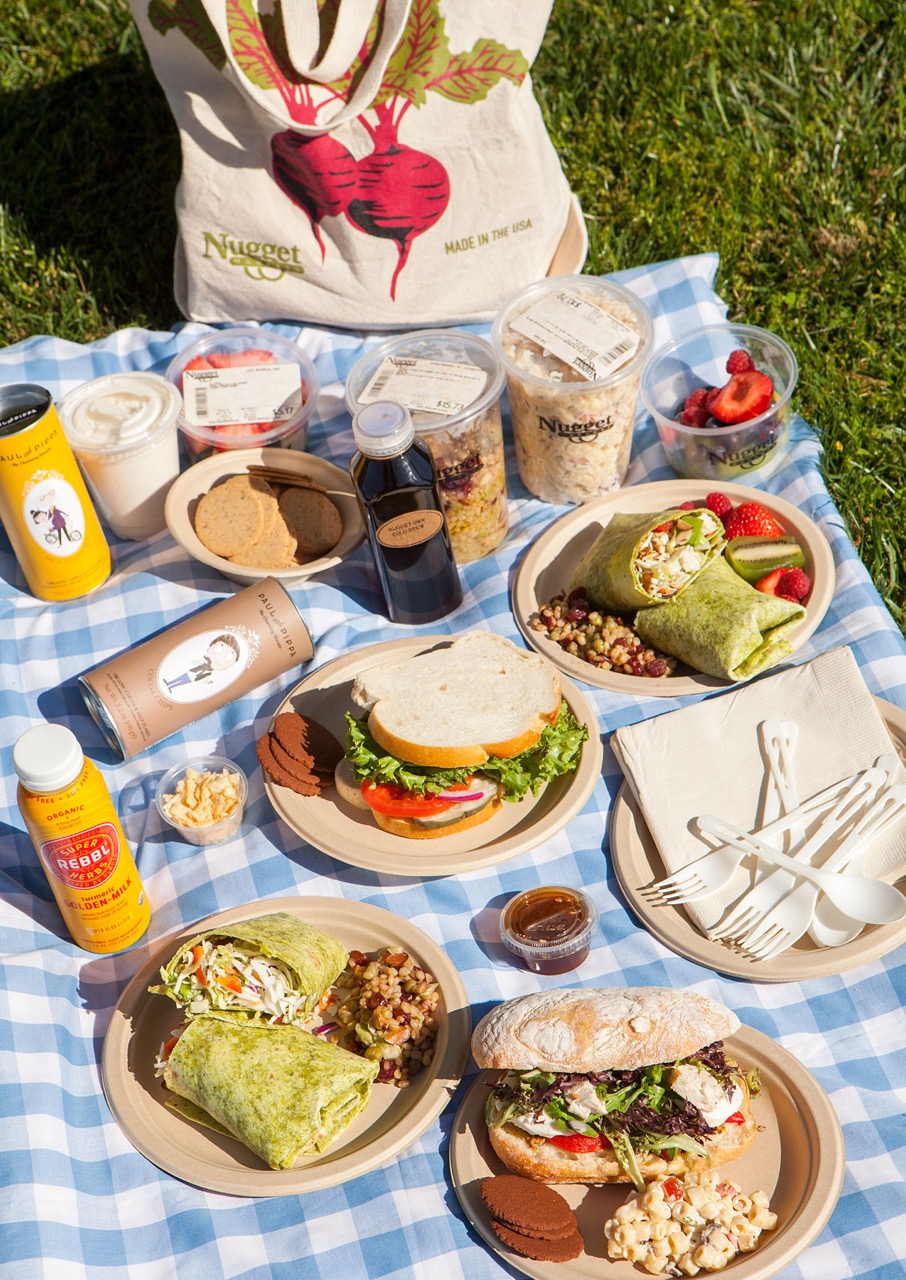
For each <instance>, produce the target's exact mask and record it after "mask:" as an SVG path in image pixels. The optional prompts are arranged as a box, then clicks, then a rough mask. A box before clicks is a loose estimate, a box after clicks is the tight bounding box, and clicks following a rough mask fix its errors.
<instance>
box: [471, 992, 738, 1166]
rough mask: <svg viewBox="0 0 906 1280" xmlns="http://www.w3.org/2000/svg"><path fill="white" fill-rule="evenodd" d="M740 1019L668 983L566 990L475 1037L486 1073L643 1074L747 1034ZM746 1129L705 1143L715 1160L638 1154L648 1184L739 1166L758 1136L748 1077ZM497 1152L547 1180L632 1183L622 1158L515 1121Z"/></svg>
mask: <svg viewBox="0 0 906 1280" xmlns="http://www.w3.org/2000/svg"><path fill="white" fill-rule="evenodd" d="M739 1026H740V1023H739V1019H738V1018H737V1017H736V1015H735V1013H733V1012H731V1010H729V1009H727V1008H725V1007H724V1006H723V1005H722V1004H719V1003H718V1002H717V1001H716V1000H711V999H709V998H708V997H707V996H703V995H699V994H698V993H697V992H695V991H674V990H672V989H670V988H668V987H627V988H598V989H591V988H589V989H587V990H581V989H579V990H572V989H562V990H560V989H558V990H552V991H541V992H533V993H532V994H531V995H527V996H521V997H519V998H517V999H515V1000H507V1001H506V1002H505V1003H503V1004H500V1005H497V1007H496V1008H494V1009H492V1010H491V1011H490V1013H487V1014H485V1016H484V1017H483V1018H482V1019H481V1021H480V1022H479V1024H478V1026H477V1027H476V1028H475V1031H474V1033H473V1035H472V1054H473V1056H474V1058H475V1061H476V1062H477V1063H478V1065H479V1066H480V1067H494V1068H499V1069H501V1070H508V1071H530V1070H533V1069H539V1070H542V1071H557V1072H575V1073H577V1074H584V1073H585V1072H590V1071H611V1070H612V1071H636V1070H638V1069H639V1068H641V1067H648V1066H652V1065H653V1064H655V1063H662V1062H664V1063H670V1062H675V1061H677V1060H679V1059H683V1058H688V1057H689V1056H690V1055H691V1054H693V1053H696V1052H697V1051H698V1050H699V1049H703V1048H704V1047H705V1046H706V1045H709V1044H713V1043H714V1041H715V1040H724V1039H726V1037H727V1036H731V1035H733V1033H734V1032H735V1031H738V1030H739ZM736 1083H737V1084H738V1085H739V1087H740V1090H741V1091H742V1097H743V1100H742V1102H741V1103H740V1104H739V1108H738V1109H739V1110H740V1111H741V1112H742V1114H743V1116H744V1117H745V1120H744V1122H743V1123H742V1124H728V1125H721V1126H719V1127H718V1129H717V1130H716V1131H715V1132H714V1133H713V1134H709V1135H707V1136H705V1137H704V1138H702V1139H700V1141H701V1142H702V1144H703V1145H704V1147H705V1148H706V1149H707V1151H708V1155H709V1158H708V1159H703V1158H701V1157H695V1156H693V1155H692V1154H691V1153H687V1152H684V1151H677V1153H676V1155H675V1157H674V1158H673V1159H672V1160H670V1161H667V1160H665V1159H663V1158H662V1157H661V1156H658V1155H655V1154H651V1153H648V1154H642V1155H640V1156H639V1158H638V1163H639V1169H640V1171H641V1173H642V1176H643V1178H644V1179H645V1180H646V1181H650V1180H651V1179H652V1178H656V1177H661V1176H662V1175H666V1174H674V1175H676V1176H678V1177H681V1176H682V1175H683V1174H684V1173H688V1172H689V1171H690V1170H691V1169H702V1168H712V1167H714V1166H716V1165H721V1164H725V1163H726V1162H727V1161H728V1160H734V1159H735V1158H736V1157H737V1156H738V1155H740V1154H741V1153H742V1152H743V1151H744V1150H745V1149H746V1147H747V1146H748V1145H749V1143H750V1142H752V1140H753V1139H754V1137H755V1133H756V1123H755V1119H754V1117H753V1115H752V1112H751V1110H750V1107H749V1090H748V1087H747V1085H746V1081H745V1079H744V1077H743V1076H742V1075H737V1078H736ZM488 1133H489V1136H490V1140H491V1145H492V1147H493V1148H494V1150H495V1151H496V1152H497V1155H498V1156H499V1157H500V1159H501V1160H502V1161H503V1163H504V1164H505V1165H506V1166H507V1168H508V1169H512V1171H513V1172H514V1173H518V1174H521V1175H522V1176H523V1177H527V1178H535V1179H538V1180H539V1181H541V1182H588V1183H603V1182H631V1181H632V1179H631V1178H630V1176H629V1175H628V1174H627V1173H625V1172H624V1170H623V1169H622V1168H621V1166H620V1164H619V1163H618V1161H617V1160H615V1159H614V1156H613V1152H612V1151H611V1150H609V1149H607V1148H605V1149H604V1150H601V1151H564V1150H563V1149H562V1148H561V1147H558V1146H557V1145H556V1143H553V1142H549V1141H547V1140H546V1139H545V1138H544V1137H540V1136H535V1135H533V1134H530V1133H526V1132H525V1131H524V1130H522V1129H519V1128H517V1127H516V1126H515V1125H512V1124H504V1125H498V1126H494V1125H490V1126H489V1129H488Z"/></svg>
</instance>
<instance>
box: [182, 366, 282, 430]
mask: <svg viewBox="0 0 906 1280" xmlns="http://www.w3.org/2000/svg"><path fill="white" fill-rule="evenodd" d="M182 383H183V386H182V395H183V403H184V406H185V416H186V421H187V422H188V423H190V425H191V426H193V427H225V426H228V425H231V424H232V423H245V422H271V423H275V424H277V423H281V422H287V421H289V419H290V418H292V417H293V416H294V415H295V414H296V413H298V411H299V410H300V409H301V407H302V374H301V372H300V370H299V366H298V365H295V364H268V365H260V366H258V367H255V366H249V367H248V368H236V369H187V370H186V372H185V373H184V374H183V378H182Z"/></svg>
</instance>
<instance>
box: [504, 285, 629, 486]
mask: <svg viewBox="0 0 906 1280" xmlns="http://www.w3.org/2000/svg"><path fill="white" fill-rule="evenodd" d="M651 336H652V325H651V318H650V316H649V315H648V312H647V310H646V309H645V306H644V304H643V303H642V302H640V301H639V299H638V298H637V297H636V296H635V294H633V293H630V291H629V290H628V289H624V288H623V287H622V286H621V285H618V284H614V283H613V282H612V281H610V280H603V279H601V278H600V277H598V276H552V277H550V278H549V279H547V280H539V281H536V283H534V284H530V285H528V286H526V288H524V289H522V290H520V291H519V293H517V294H514V295H513V297H511V298H510V299H509V300H508V301H507V302H506V303H504V305H503V306H502V307H501V309H500V311H499V312H498V314H497V318H496V319H495V321H494V327H493V329H492V331H491V341H492V343H493V345H494V349H495V350H496V352H497V354H498V356H499V357H500V360H501V362H502V364H503V367H504V369H505V370H506V379H507V389H508V392H509V401H510V415H511V418H512V423H513V440H514V442H515V444H516V462H517V464H518V466H519V475H520V478H521V479H522V483H523V484H524V485H525V487H526V488H527V489H528V490H529V491H530V492H531V493H533V494H535V495H536V496H537V497H539V498H542V499H543V500H544V501H545V502H553V503H576V504H579V503H583V502H591V501H592V500H593V499H595V498H600V497H603V496H604V495H605V494H607V493H610V492H611V491H612V490H613V489H617V488H619V486H620V485H621V484H622V483H623V480H624V478H625V476H626V471H627V469H628V467H629V455H630V453H631V451H632V432H633V426H634V423H635V414H636V406H637V403H638V396H639V379H640V378H641V374H642V366H643V365H644V363H645V360H646V358H647V356H648V352H649V350H650V349H651Z"/></svg>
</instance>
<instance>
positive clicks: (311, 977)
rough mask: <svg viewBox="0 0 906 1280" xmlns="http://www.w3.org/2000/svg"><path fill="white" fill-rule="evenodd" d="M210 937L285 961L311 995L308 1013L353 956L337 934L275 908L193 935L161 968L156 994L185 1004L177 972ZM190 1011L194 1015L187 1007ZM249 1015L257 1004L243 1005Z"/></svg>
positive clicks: (297, 982)
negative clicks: (250, 1007)
mask: <svg viewBox="0 0 906 1280" xmlns="http://www.w3.org/2000/svg"><path fill="white" fill-rule="evenodd" d="M205 938H217V939H227V940H229V941H231V942H235V943H238V944H239V945H240V946H241V947H242V948H243V950H245V949H248V951H249V952H250V953H251V954H254V953H256V952H260V953H261V954H262V955H265V956H267V957H268V958H269V959H272V960H279V961H281V962H282V963H283V964H284V965H285V966H286V967H287V969H288V970H289V972H290V974H291V976H292V978H293V983H294V988H295V989H296V990H298V991H300V992H302V993H303V994H304V995H305V997H306V998H305V1012H306V1013H309V1012H311V1010H312V1009H313V1008H314V1006H315V1004H317V1002H318V1000H320V998H321V996H322V995H323V994H324V992H325V991H326V990H327V988H328V987H329V986H330V985H331V984H332V983H333V982H335V981H336V979H337V978H338V977H339V975H340V974H341V973H342V972H343V970H344V969H345V967H346V961H347V959H348V958H349V957H348V955H347V952H346V950H345V948H343V947H342V946H341V945H340V943H339V942H337V940H336V938H332V937H330V935H329V934H327V933H322V932H321V930H320V929H316V928H315V927H314V926H313V925H310V924H305V922H304V921H302V920H298V919H297V918H296V917H295V916H292V915H289V913H288V912H285V911H275V912H272V913H271V914H270V915H264V916H253V917H252V918H251V919H249V920H239V921H237V922H236V923H235V924H229V925H223V926H222V927H221V928H219V929H208V930H207V931H206V932H205V933H199V934H197V935H196V936H195V937H194V938H190V939H189V941H188V942H187V943H185V944H184V945H183V946H182V947H180V949H179V950H178V951H177V953H176V955H175V956H174V957H173V959H172V960H171V961H170V963H169V964H168V965H167V966H166V967H165V968H163V969H162V970H161V981H160V982H159V983H157V984H155V985H154V986H151V987H149V988H148V990H149V991H152V992H154V993H155V994H156V995H162V996H169V998H170V999H171V1000H172V1001H173V1002H174V1003H175V1004H177V1005H179V1007H180V1008H183V1001H182V1000H181V999H180V998H179V997H178V996H177V994H176V992H175V991H174V990H173V984H174V982H175V978H176V974H177V973H178V972H179V970H180V968H181V966H182V962H183V957H184V956H186V954H187V953H191V951H192V948H193V947H194V946H197V945H198V944H199V943H201V942H202V941H203V940H204V939H205ZM206 1012H208V1011H206ZM186 1016H187V1017H192V1016H193V1015H192V1014H191V1013H189V1012H188V1011H187V1013H186ZM197 1016H200V1017H201V1016H204V1015H203V1014H200V1015H197ZM243 1016H244V1017H247V1018H250V1019H253V1018H255V1017H257V1016H258V1015H257V1014H256V1013H255V1012H254V1011H252V1010H243Z"/></svg>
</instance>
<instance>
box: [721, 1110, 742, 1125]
mask: <svg viewBox="0 0 906 1280" xmlns="http://www.w3.org/2000/svg"><path fill="white" fill-rule="evenodd" d="M745 1122H746V1118H745V1116H744V1115H743V1114H742V1112H741V1111H734V1112H733V1114H732V1115H731V1116H727V1118H726V1120H725V1121H724V1124H745Z"/></svg>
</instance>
